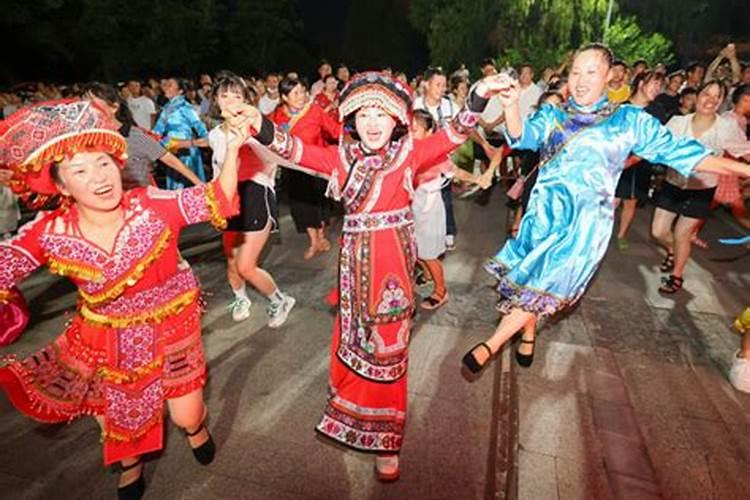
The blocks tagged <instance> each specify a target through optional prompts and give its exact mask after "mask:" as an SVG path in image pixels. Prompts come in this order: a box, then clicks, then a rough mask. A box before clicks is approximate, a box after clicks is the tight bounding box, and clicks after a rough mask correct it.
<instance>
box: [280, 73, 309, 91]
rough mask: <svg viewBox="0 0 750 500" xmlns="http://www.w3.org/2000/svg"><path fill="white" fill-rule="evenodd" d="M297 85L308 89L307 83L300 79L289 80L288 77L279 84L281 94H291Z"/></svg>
mask: <svg viewBox="0 0 750 500" xmlns="http://www.w3.org/2000/svg"><path fill="white" fill-rule="evenodd" d="M297 85H302V86H303V87H304V88H307V85H305V82H303V81H302V80H300V79H299V78H289V77H288V76H286V77H284V79H283V80H281V82H280V83H279V94H280V95H289V92H291V91H292V90H293V89H294V87H296V86H297Z"/></svg>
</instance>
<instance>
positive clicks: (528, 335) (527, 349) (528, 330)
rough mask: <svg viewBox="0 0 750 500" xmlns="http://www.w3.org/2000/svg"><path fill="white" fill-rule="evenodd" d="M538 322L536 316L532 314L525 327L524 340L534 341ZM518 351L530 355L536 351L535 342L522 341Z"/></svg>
mask: <svg viewBox="0 0 750 500" xmlns="http://www.w3.org/2000/svg"><path fill="white" fill-rule="evenodd" d="M536 322H537V320H536V316H532V317H531V319H530V320H529V322H528V323H526V326H524V327H523V337H522V338H523V340H528V341H533V340H535V339H536ZM518 352H519V353H521V354H524V355H527V356H528V355H530V354H531V353H533V352H534V344H527V343H524V342H521V343H520V344H519V345H518Z"/></svg>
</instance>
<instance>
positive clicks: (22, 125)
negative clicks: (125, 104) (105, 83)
mask: <svg viewBox="0 0 750 500" xmlns="http://www.w3.org/2000/svg"><path fill="white" fill-rule="evenodd" d="M85 151H102V152H104V153H107V154H109V155H110V156H111V157H112V159H114V160H115V162H117V163H118V165H122V164H123V163H124V161H125V159H126V158H127V155H126V153H127V143H126V142H125V139H124V138H123V137H122V136H121V135H120V134H119V133H118V132H117V128H116V127H115V124H114V123H113V122H112V121H111V120H109V119H108V118H107V115H106V114H105V112H104V111H103V110H101V109H100V108H99V107H98V106H97V105H96V104H95V103H93V102H91V101H83V100H78V99H61V100H55V101H47V102H43V103H39V104H35V105H34V106H30V107H27V108H23V109H21V110H19V111H17V112H15V113H13V114H12V115H10V116H9V117H8V119H7V120H3V121H0V168H6V169H10V170H12V171H13V173H14V175H13V179H12V180H11V188H12V189H13V191H14V192H15V193H16V194H18V195H19V197H21V199H23V200H25V201H26V203H27V204H29V205H31V206H35V207H38V206H41V205H43V204H44V203H46V202H47V201H48V200H49V199H50V198H52V197H54V196H56V195H57V194H59V192H58V190H57V186H56V185H55V182H54V180H53V179H52V176H51V174H50V167H51V166H52V165H53V164H55V163H58V162H60V161H63V160H64V159H65V158H67V157H70V156H72V155H74V154H76V153H79V152H85Z"/></svg>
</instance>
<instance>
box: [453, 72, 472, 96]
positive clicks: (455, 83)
mask: <svg viewBox="0 0 750 500" xmlns="http://www.w3.org/2000/svg"><path fill="white" fill-rule="evenodd" d="M462 83H465V84H466V85H467V86H468V85H469V80H467V79H466V78H464V77H463V76H462V75H453V76H452V77H451V84H450V87H451V92H455V91H456V89H457V88H458V86H459V85H461V84H462Z"/></svg>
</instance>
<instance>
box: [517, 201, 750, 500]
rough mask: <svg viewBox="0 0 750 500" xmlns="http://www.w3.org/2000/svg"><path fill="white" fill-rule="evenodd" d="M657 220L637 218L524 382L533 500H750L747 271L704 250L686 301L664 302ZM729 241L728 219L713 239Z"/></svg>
mask: <svg viewBox="0 0 750 500" xmlns="http://www.w3.org/2000/svg"><path fill="white" fill-rule="evenodd" d="M650 215H651V211H650V210H649V209H643V210H640V211H639V215H638V220H637V221H636V223H635V226H634V228H633V232H632V235H631V245H630V248H629V249H628V250H627V251H624V252H620V251H618V250H617V248H616V247H615V246H614V245H612V248H610V251H609V253H608V255H607V257H606V260H605V264H604V266H603V267H602V269H601V271H600V272H599V275H598V276H597V279H596V281H595V282H594V284H593V286H592V287H591V289H590V290H589V293H588V294H587V296H586V298H585V300H584V301H583V302H582V303H581V305H580V307H579V308H578V309H577V310H576V311H575V312H574V313H573V314H571V315H570V316H569V317H568V318H566V319H565V320H563V321H561V322H559V323H557V324H554V325H548V326H547V327H546V328H545V329H544V330H543V331H542V332H541V335H540V337H541V344H540V345H539V346H538V347H539V350H538V352H537V355H538V359H537V360H536V361H535V363H534V365H533V366H532V367H531V368H530V369H529V370H523V369H520V368H519V369H517V370H516V373H517V374H518V376H517V382H518V385H519V390H518V392H519V410H520V417H519V426H520V431H519V448H520V451H519V458H518V467H519V471H520V473H519V498H520V499H522V500H532V499H533V500H547V499H561V500H563V499H571V500H572V499H622V500H631V499H656V498H665V499H691V500H692V499H703V498H706V499H709V498H716V499H718V498H721V499H733V500H734V499H736V500H740V499H747V498H750V475H748V471H749V470H750V434H748V432H747V429H748V428H749V427H748V426H749V425H750V396H749V395H746V394H742V393H740V392H737V391H735V390H734V389H733V388H732V387H731V386H730V385H729V383H728V382H727V381H726V377H725V374H726V372H727V369H728V367H729V364H730V362H731V357H732V355H733V353H734V350H736V349H737V346H738V338H739V337H737V336H736V335H733V334H732V333H730V324H731V322H732V321H733V319H734V316H736V314H737V313H738V312H739V311H740V310H741V309H743V308H744V307H747V305H748V304H750V292H749V291H748V290H749V288H748V286H749V285H750V259H748V258H745V259H743V260H738V261H736V262H734V263H719V262H716V261H714V260H711V259H715V258H724V257H732V256H734V255H737V254H738V253H741V251H738V250H736V249H727V248H723V249H722V248H719V246H718V245H717V244H714V245H713V247H715V248H711V250H709V251H704V250H696V252H695V260H694V261H693V262H691V263H690V265H689V267H688V269H687V272H686V279H685V291H684V293H682V294H680V295H679V296H675V297H673V298H666V297H663V296H661V295H659V293H658V292H657V291H656V290H657V288H658V284H659V272H658V263H659V260H660V258H661V257H660V255H657V253H656V250H655V249H654V247H653V245H652V244H651V242H650V241H649V239H648V233H647V231H648V222H649V217H650ZM727 234H733V230H732V229H731V228H730V227H729V226H728V225H727V223H726V219H725V218H723V220H712V221H710V222H709V224H708V226H707V227H706V230H705V231H704V236H706V237H707V239H713V240H715V238H716V237H717V236H718V235H727Z"/></svg>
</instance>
